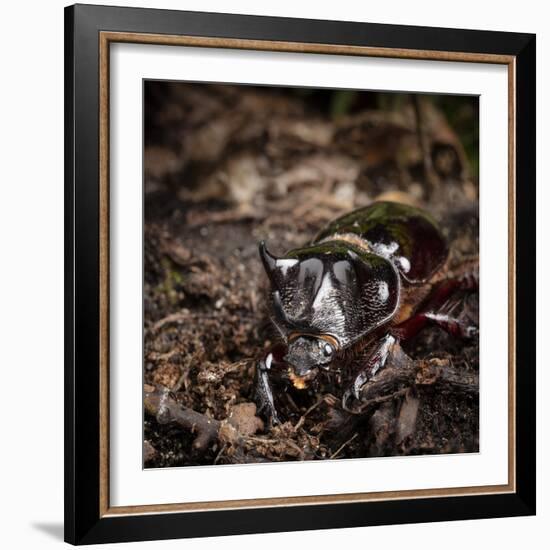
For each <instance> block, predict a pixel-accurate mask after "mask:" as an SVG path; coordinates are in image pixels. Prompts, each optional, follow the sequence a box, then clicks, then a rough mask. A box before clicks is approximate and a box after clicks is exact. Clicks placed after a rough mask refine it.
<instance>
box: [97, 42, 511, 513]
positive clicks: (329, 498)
mask: <svg viewBox="0 0 550 550" xmlns="http://www.w3.org/2000/svg"><path fill="white" fill-rule="evenodd" d="M113 42H124V43H134V44H157V45H165V46H187V47H205V48H229V49H247V50H256V51H278V52H293V53H314V54H328V55H353V56H368V57H388V58H396V59H424V60H431V61H460V62H470V63H494V64H500V65H507V67H508V257H509V260H508V315H509V317H508V319H509V324H508V338H509V340H508V483H507V484H505V485H487V486H479V487H456V488H440V489H421V490H418V489H417V490H407V491H383V492H371V493H349V494H343V495H340V494H336V495H315V496H302V497H280V498H261V499H246V500H226V501H215V502H191V503H173V504H150V505H141V506H116V507H112V506H110V504H109V480H110V477H109V81H110V72H109V52H110V49H109V48H110V44H111V43H113ZM99 65H100V66H99V92H100V94H99V95H100V98H99V157H100V158H99V164H100V166H99V174H100V175H99V284H100V289H99V290H100V292H99V294H100V296H99V302H100V303H99V310H100V327H99V328H100V330H99V333H100V338H99V352H100V365H99V368H100V395H99V403H100V415H99V430H100V466H99V470H100V471H99V479H100V486H99V515H100V517H113V516H124V515H138V514H159V513H170V512H172V513H173V512H197V511H207V510H229V509H245V508H258V507H274V506H298V505H311V506H313V505H320V504H336V503H349V502H374V501H382V500H400V499H412V498H426V497H433V498H441V497H447V496H467V495H487V494H502V493H514V492H515V491H516V425H515V411H516V372H515V369H516V342H515V333H516V330H515V329H516V319H515V285H516V278H515V273H516V243H515V224H516V213H515V197H516V177H515V174H516V171H515V149H516V148H515V126H516V124H515V112H516V106H515V89H516V58H515V56H511V55H497V54H481V53H462V52H445V51H429V50H408V49H399V48H395V49H393V48H375V47H364V46H345V45H334V44H305V43H300V42H275V41H268V40H265V41H264V40H244V39H228V38H213V37H197V36H182V35H159V34H147V33H124V32H110V31H109V32H107V31H102V32H100V33H99Z"/></svg>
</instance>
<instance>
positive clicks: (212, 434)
mask: <svg viewBox="0 0 550 550" xmlns="http://www.w3.org/2000/svg"><path fill="white" fill-rule="evenodd" d="M144 392H145V397H144V400H143V403H144V407H145V410H146V411H147V412H148V413H149V414H150V415H151V416H154V417H155V418H156V420H157V422H158V423H159V424H169V423H172V422H173V423H175V424H178V425H179V426H181V427H182V428H185V429H186V430H190V431H191V433H193V434H196V437H195V441H193V448H194V449H196V450H197V451H200V452H204V451H205V450H206V449H207V447H208V445H210V443H211V442H212V441H214V440H215V439H217V438H218V433H219V430H220V422H219V421H217V420H215V419H214V418H209V417H208V416H206V415H204V414H201V413H199V412H197V411H194V410H192V409H188V408H186V407H182V406H181V405H180V404H179V403H178V402H177V401H176V400H175V399H174V397H173V396H172V394H171V392H170V390H169V389H168V388H164V387H162V386H152V385H149V384H145V386H144Z"/></svg>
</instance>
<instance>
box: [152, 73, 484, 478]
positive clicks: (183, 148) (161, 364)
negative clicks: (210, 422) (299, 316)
mask: <svg viewBox="0 0 550 550" xmlns="http://www.w3.org/2000/svg"><path fill="white" fill-rule="evenodd" d="M388 98H389V99H388ZM455 100H456V101H455V103H456V104H455V105H453V109H454V110H453V111H451V112H450V111H449V110H448V106H449V105H448V103H447V104H444V105H442V104H441V102H440V101H438V99H437V98H431V97H423V98H420V100H418V98H417V99H416V101H417V103H416V104H415V101H414V100H413V99H412V98H411V97H410V96H407V95H396V96H388V95H387V94H386V95H384V96H381V95H380V94H374V93H368V94H367V93H365V94H356V95H354V96H353V97H352V98H351V100H350V101H348V103H347V104H346V105H347V106H346V108H345V109H342V108H341V105H340V103H342V98H341V97H340V98H339V96H338V92H336V93H333V95H332V96H331V95H330V93H329V92H326V91H325V92H310V91H302V92H296V91H292V90H285V89H270V88H265V89H262V88H255V87H246V86H239V87H232V86H216V85H201V84H197V85H193V84H174V83H147V84H146V109H145V116H146V118H145V128H146V140H145V239H144V242H145V250H144V257H145V287H144V312H145V317H144V318H145V326H144V331H145V357H144V368H145V382H146V384H149V385H151V386H155V387H156V388H167V389H168V390H170V391H171V393H170V398H173V399H175V400H176V401H177V402H178V403H179V404H180V405H181V406H182V407H183V408H188V409H192V410H193V411H196V412H199V413H202V414H203V415H205V416H206V417H208V418H212V419H215V420H218V421H221V424H220V426H222V427H223V426H228V425H230V426H231V429H232V430H233V428H235V430H234V431H232V432H231V434H232V435H228V434H227V433H225V432H223V429H222V431H221V432H220V437H219V438H217V439H214V440H212V441H210V442H209V443H208V445H207V446H206V448H205V449H199V450H197V449H196V448H195V447H194V446H193V441H194V440H195V436H196V433H192V432H194V430H188V429H187V430H186V429H184V428H182V427H181V426H180V425H178V424H177V423H174V422H165V423H163V422H162V421H159V418H158V415H155V414H150V412H151V411H148V414H146V416H145V427H144V440H145V447H144V449H145V450H144V457H145V466H146V467H168V466H184V465H206V464H214V463H217V464H224V463H225V464H227V463H235V462H261V461H282V460H306V459H325V458H355V457H369V456H380V455H413V454H435V453H462V452H476V451H478V446H479V407H478V394H477V386H476V385H475V384H477V382H476V380H477V378H476V375H477V371H478V341H477V339H474V340H469V341H460V340H457V339H453V338H452V337H450V336H448V335H447V334H446V333H444V332H443V331H442V330H441V329H438V328H435V327H430V328H427V329H425V330H424V331H423V332H422V333H421V334H420V335H419V336H418V337H417V338H416V339H414V341H411V342H408V343H407V345H406V346H405V345H404V351H405V352H406V354H407V355H408V356H409V357H411V358H412V360H413V361H415V362H418V364H420V363H421V362H425V363H426V364H429V365H431V366H433V365H436V366H437V365H443V367H442V368H446V367H445V366H452V368H453V369H454V371H453V372H457V373H458V374H459V375H460V376H462V375H464V376H465V377H470V378H469V379H470V380H474V387H469V388H468V391H460V390H457V389H456V388H457V387H458V386H457V385H456V384H455V385H454V386H446V385H445V383H443V382H442V383H438V384H430V383H423V384H416V383H412V384H411V385H410V386H409V387H407V386H404V387H403V386H401V387H400V388H398V389H399V391H396V392H395V393H394V394H390V395H389V396H387V397H388V398H387V399H384V400H380V402H378V401H377V402H376V403H374V404H371V405H369V406H368V407H367V408H366V409H365V411H364V413H363V414H360V415H350V414H348V413H344V412H343V411H342V410H341V409H340V408H339V407H338V398H339V397H341V392H342V388H340V387H330V386H327V385H325V386H322V387H321V388H320V389H319V391H318V392H317V393H315V394H313V393H308V392H307V391H304V392H295V395H294V394H293V395H292V396H291V397H292V399H291V402H292V406H288V407H287V409H286V410H285V411H283V413H284V415H285V417H286V418H287V422H285V423H284V424H283V425H281V426H277V427H274V428H269V426H267V425H266V423H265V422H262V421H260V420H258V419H257V418H256V417H255V408H254V407H253V406H252V405H250V406H243V404H247V403H253V402H254V392H253V382H254V368H255V361H256V360H257V358H258V357H259V356H260V355H261V353H262V350H263V349H264V348H267V347H268V346H270V345H271V344H272V343H273V338H274V334H273V331H272V329H271V327H270V324H269V322H268V315H267V310H266V300H265V297H266V293H267V280H266V276H265V273H264V272H263V268H262V265H261V262H260V260H259V256H258V242H259V241H260V240H262V239H265V240H267V242H268V243H269V246H270V249H272V250H273V252H275V253H280V254H282V253H284V252H285V251H286V250H287V249H289V248H292V247H296V246H299V245H303V244H305V243H307V242H308V241H309V240H310V239H311V238H312V237H313V236H314V235H315V234H316V233H317V231H318V230H319V229H321V228H322V227H323V225H324V224H326V223H327V222H328V221H330V220H331V219H333V218H335V217H336V216H338V215H341V214H342V213H345V212H347V211H350V210H352V209H354V208H357V207H361V206H364V205H367V204H370V203H371V202H372V201H374V200H377V199H380V198H384V199H389V200H396V201H401V202H407V203H410V204H416V205H418V206H421V207H423V208H426V209H427V210H428V211H430V212H431V213H432V214H433V215H434V216H435V217H436V218H437V219H438V220H439V221H440V223H441V225H442V227H443V230H444V232H445V234H446V236H447V237H448V239H449V242H450V249H451V262H452V263H453V264H459V263H460V262H461V261H462V260H463V259H464V258H467V257H471V256H474V255H476V254H477V252H478V207H477V205H478V203H477V182H476V174H475V173H473V168H472V166H474V165H475V160H474V161H473V162H472V159H471V156H468V155H467V154H466V152H465V149H464V147H463V145H462V144H463V143H464V142H465V141H468V142H471V141H472V139H473V140H475V136H476V135H477V104H476V100H473V99H470V98H455ZM448 101H449V100H447V102H448ZM339 102H340V103H339ZM339 105H340V107H338V106H339ZM335 106H336V107H335ZM418 112H420V119H418V118H417V116H416V114H415V113H418ZM449 112H450V113H451V114H449ZM444 113H445V114H444ZM450 120H453V124H454V126H453V127H451V125H450V122H449V121H450ZM419 122H420V124H419ZM457 127H459V128H460V132H461V134H460V138H459V135H458V134H457V131H456V129H455V128H457ZM465 132H466V133H467V132H470V134H471V135H466V137H464V136H465V134H464V133H465ZM472 136H473V137H472ZM423 142H424V147H422V146H421V144H422V143H423ZM461 298H462V300H461V306H460V307H461V311H462V315H463V316H467V317H468V318H470V319H472V320H473V321H474V322H475V321H476V319H477V313H478V300H477V294H476V293H470V294H468V295H464V296H463V297H461ZM415 364H416V363H415ZM422 364H424V363H422ZM470 386H471V385H470ZM228 419H229V422H228V423H226V422H224V421H226V420H228ZM222 432H223V433H222ZM235 434H237V435H235Z"/></svg>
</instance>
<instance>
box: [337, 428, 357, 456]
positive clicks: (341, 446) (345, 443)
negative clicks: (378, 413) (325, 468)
mask: <svg viewBox="0 0 550 550" xmlns="http://www.w3.org/2000/svg"><path fill="white" fill-rule="evenodd" d="M358 435H359V434H358V433H357V432H355V433H354V434H353V435H352V436H351V437H350V438H349V439H348V440H347V441H345V442H344V443H342V445H340V447H338V449H336V452H335V453H333V454H331V455H330V460H332V459H333V458H336V456H337V455H338V454H340V452H341V451H342V449H343V448H344V447H345V446H346V445H349V444H350V443H351V442H352V441H353V440H354V439H355V438H356V437H357V436H358Z"/></svg>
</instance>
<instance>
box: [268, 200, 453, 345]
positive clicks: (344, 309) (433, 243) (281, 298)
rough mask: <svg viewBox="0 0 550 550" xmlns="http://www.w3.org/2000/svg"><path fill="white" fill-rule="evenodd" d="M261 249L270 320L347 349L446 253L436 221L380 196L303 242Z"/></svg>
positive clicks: (286, 332)
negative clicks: (280, 251)
mask: <svg viewBox="0 0 550 550" xmlns="http://www.w3.org/2000/svg"><path fill="white" fill-rule="evenodd" d="M260 255H261V257H262V260H263V263H264V267H265V269H266V272H267V273H268V275H269V277H270V280H271V284H272V299H273V317H272V319H273V322H274V324H275V325H276V327H277V328H278V329H279V332H280V333H281V335H282V336H283V338H284V339H285V340H286V341H287V342H289V341H290V340H291V339H292V337H293V335H296V334H306V335H312V336H317V337H322V338H323V337H324V338H331V339H333V340H335V341H336V342H337V343H338V347H339V348H340V349H345V348H347V347H349V346H350V345H352V344H353V343H354V342H356V341H358V340H359V339H361V338H362V337H364V336H365V335H367V334H369V333H371V332H372V331H373V330H374V329H376V328H377V327H379V326H381V325H383V324H385V323H387V322H389V321H391V319H392V317H393V316H394V314H395V313H396V311H397V310H398V309H399V306H400V296H401V288H402V285H403V284H406V285H411V284H419V283H424V282H426V281H428V280H429V279H430V277H431V276H432V275H433V274H434V273H435V272H436V271H438V270H439V268H440V267H441V266H442V264H443V263H444V262H445V260H446V257H447V246H446V242H445V240H444V238H443V236H442V234H441V232H440V230H439V228H438V227H437V224H436V223H435V221H434V220H433V219H432V218H431V217H430V216H429V215H428V214H426V213H425V212H423V211H422V210H419V209H417V208H413V207H411V206H406V205H402V204H398V203H392V202H378V203H374V204H372V205H371V206H368V207H366V208H362V209H359V210H356V211H354V212H351V213H350V214H347V215H345V216H342V217H341V218H338V219H336V220H335V221H333V222H332V223H330V224H329V225H328V226H327V227H326V228H325V229H324V230H323V231H321V232H320V233H319V235H318V236H317V237H316V238H315V240H314V241H313V243H312V244H311V245H309V246H305V247H302V248H297V249H293V250H290V251H289V252H287V253H286V254H285V255H284V256H283V257H282V258H276V257H275V256H272V255H271V254H270V253H269V252H268V251H267V249H266V248H265V245H263V243H262V245H260Z"/></svg>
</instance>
